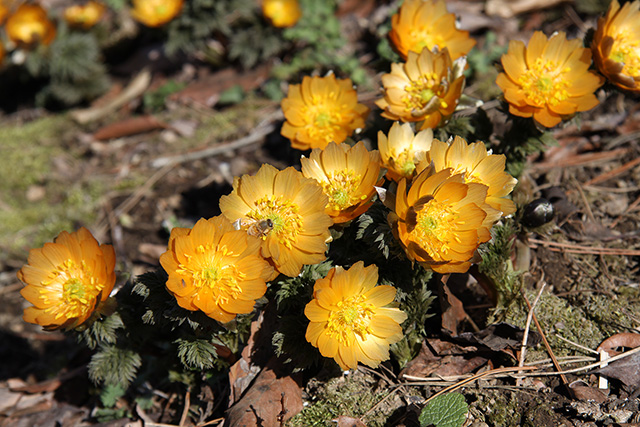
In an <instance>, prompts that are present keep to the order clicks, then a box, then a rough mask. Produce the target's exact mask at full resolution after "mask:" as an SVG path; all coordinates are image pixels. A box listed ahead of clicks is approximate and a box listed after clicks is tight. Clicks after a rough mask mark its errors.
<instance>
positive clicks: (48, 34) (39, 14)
mask: <svg viewBox="0 0 640 427" xmlns="http://www.w3.org/2000/svg"><path fill="white" fill-rule="evenodd" d="M5 30H6V32H7V36H8V37H9V39H10V40H11V41H12V42H13V43H15V44H16V45H17V46H19V47H21V48H25V49H31V48H34V47H36V46H37V45H38V44H44V45H48V44H50V43H51V42H52V41H53V39H54V38H55V36H56V27H55V26H54V25H53V22H52V21H51V20H50V19H49V17H48V16H47V12H46V11H45V10H44V9H43V8H42V6H40V5H39V4H22V5H20V7H18V9H17V10H16V11H15V12H14V13H13V14H12V15H11V16H9V19H7V23H6V25H5Z"/></svg>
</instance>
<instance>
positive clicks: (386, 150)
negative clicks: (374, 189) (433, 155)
mask: <svg viewBox="0 0 640 427" xmlns="http://www.w3.org/2000/svg"><path fill="white" fill-rule="evenodd" d="M431 141H433V131H432V130H431V129H425V130H423V131H420V132H418V133H416V134H414V133H413V129H412V128H411V125H410V124H409V123H406V124H403V125H401V124H400V123H398V122H395V123H394V124H393V125H392V126H391V129H389V137H387V136H386V135H385V134H384V133H383V132H382V131H379V132H378V150H380V157H381V161H382V166H383V167H385V168H387V174H386V176H387V178H389V179H391V180H394V181H396V182H398V181H400V180H401V179H403V178H406V179H408V180H411V179H413V176H414V175H415V171H416V165H417V164H418V163H419V162H421V161H422V160H424V159H425V158H426V152H427V151H428V150H429V149H430V148H431Z"/></svg>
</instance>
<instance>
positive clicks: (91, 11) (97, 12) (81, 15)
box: [64, 0, 107, 30]
mask: <svg viewBox="0 0 640 427" xmlns="http://www.w3.org/2000/svg"><path fill="white" fill-rule="evenodd" d="M106 10H107V8H106V7H105V6H104V5H103V4H102V3H98V2H97V1H93V0H91V1H88V2H87V3H85V4H84V5H81V4H76V5H73V6H69V7H68V8H66V9H65V10H64V19H65V21H67V24H69V26H71V27H77V28H82V29H84V30H88V29H89V28H91V27H93V26H94V25H96V24H97V23H98V21H99V20H100V19H101V18H102V16H104V13H105V11H106Z"/></svg>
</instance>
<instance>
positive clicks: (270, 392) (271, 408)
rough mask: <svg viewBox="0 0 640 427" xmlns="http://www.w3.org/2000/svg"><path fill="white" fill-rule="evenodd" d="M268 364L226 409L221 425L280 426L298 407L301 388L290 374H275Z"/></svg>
mask: <svg viewBox="0 0 640 427" xmlns="http://www.w3.org/2000/svg"><path fill="white" fill-rule="evenodd" d="M272 362H275V359H273V360H272ZM271 364H272V363H270V364H268V366H267V367H266V368H264V369H263V370H262V371H261V372H260V374H259V375H258V376H257V377H256V379H255V381H254V382H253V383H252V384H251V387H250V388H249V389H248V390H247V391H246V393H245V394H244V395H243V396H242V398H241V399H240V400H239V401H238V402H237V403H236V404H235V405H233V406H232V407H231V408H230V409H229V410H228V411H227V416H226V419H225V424H224V425H225V426H245V427H254V426H255V427H258V426H263V427H266V426H274V427H275V426H280V425H284V424H283V422H284V421H286V420H288V419H289V418H291V417H293V416H294V415H296V414H297V413H298V412H300V411H301V410H302V389H301V388H300V386H299V385H298V383H297V382H296V381H295V380H294V379H293V378H292V377H290V376H287V377H278V376H277V375H276V372H275V371H274V370H273V369H271V368H270V367H269V365H271Z"/></svg>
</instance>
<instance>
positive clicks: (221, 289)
mask: <svg viewBox="0 0 640 427" xmlns="http://www.w3.org/2000/svg"><path fill="white" fill-rule="evenodd" d="M184 256H185V257H186V258H187V262H186V263H184V264H179V265H178V268H177V269H176V272H177V273H179V274H182V275H184V276H187V277H191V279H192V280H193V286H194V287H195V288H197V289H207V290H209V292H210V293H211V296H212V298H213V300H214V301H215V303H216V304H224V303H227V302H228V301H229V300H233V299H237V298H238V296H239V295H240V294H241V293H242V288H241V287H240V286H239V285H238V282H239V281H242V280H243V279H244V278H245V277H246V274H244V273H242V272H241V271H238V268H237V267H236V266H235V263H234V262H233V259H230V258H235V257H237V256H238V255H237V254H235V253H233V252H231V251H229V250H228V249H227V247H226V246H222V247H220V248H217V247H215V246H214V245H212V244H211V243H207V244H206V245H199V246H198V247H197V248H196V251H195V254H184Z"/></svg>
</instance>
